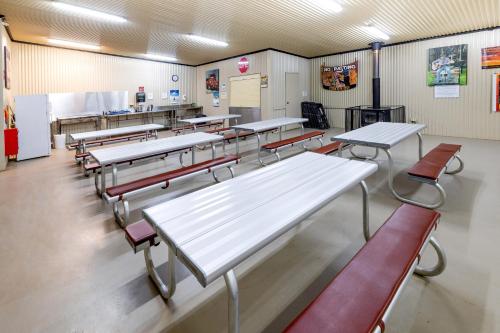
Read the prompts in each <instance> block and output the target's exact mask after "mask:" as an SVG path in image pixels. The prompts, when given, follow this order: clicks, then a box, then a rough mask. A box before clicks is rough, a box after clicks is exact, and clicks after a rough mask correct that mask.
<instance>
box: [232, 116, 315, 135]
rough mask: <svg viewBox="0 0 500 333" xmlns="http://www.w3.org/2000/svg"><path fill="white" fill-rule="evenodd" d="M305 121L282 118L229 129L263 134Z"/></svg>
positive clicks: (304, 119)
mask: <svg viewBox="0 0 500 333" xmlns="http://www.w3.org/2000/svg"><path fill="white" fill-rule="evenodd" d="M307 121H309V119H307V118H291V117H282V118H275V119H269V120H262V121H256V122H253V123H246V124H239V125H234V126H231V127H232V128H234V129H236V130H247V131H253V132H263V131H267V130H270V129H273V128H278V127H282V126H286V125H294V124H300V123H305V122H307Z"/></svg>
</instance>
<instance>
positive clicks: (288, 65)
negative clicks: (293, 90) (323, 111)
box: [268, 51, 311, 118]
mask: <svg viewBox="0 0 500 333" xmlns="http://www.w3.org/2000/svg"><path fill="white" fill-rule="evenodd" d="M269 56H270V58H271V69H270V75H269V88H268V89H269V92H270V95H271V100H272V117H273V118H278V117H283V116H284V115H285V108H286V87H285V75H286V73H299V81H300V82H299V84H300V91H301V93H302V92H305V93H306V96H302V100H304V101H306V100H308V99H309V98H310V94H311V92H310V91H311V88H310V82H311V65H310V60H308V59H304V58H301V57H297V56H294V55H290V54H286V53H282V52H276V51H269Z"/></svg>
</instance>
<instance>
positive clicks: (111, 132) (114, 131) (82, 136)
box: [70, 124, 163, 141]
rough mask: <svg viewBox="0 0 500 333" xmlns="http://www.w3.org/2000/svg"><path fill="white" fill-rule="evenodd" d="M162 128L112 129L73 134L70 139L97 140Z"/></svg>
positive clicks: (133, 127) (129, 127) (149, 125)
mask: <svg viewBox="0 0 500 333" xmlns="http://www.w3.org/2000/svg"><path fill="white" fill-rule="evenodd" d="M162 128H163V125H159V124H146V125H138V126H127V127H118V128H111V129H106V130H100V131H91V132H83V133H73V134H70V137H71V139H73V140H77V141H78V140H88V139H95V138H100V137H105V136H114V135H125V134H132V133H139V132H146V131H154V130H159V129H162Z"/></svg>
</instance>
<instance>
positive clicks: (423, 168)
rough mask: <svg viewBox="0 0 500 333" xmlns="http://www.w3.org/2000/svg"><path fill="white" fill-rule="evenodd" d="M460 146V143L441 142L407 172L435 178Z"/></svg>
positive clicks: (417, 175)
mask: <svg viewBox="0 0 500 333" xmlns="http://www.w3.org/2000/svg"><path fill="white" fill-rule="evenodd" d="M460 148H461V146H460V145H452V144H445V143H442V144H440V145H438V146H437V147H436V148H434V149H432V150H431V151H430V152H428V153H427V154H426V155H425V156H424V157H423V158H422V159H421V160H420V161H418V162H417V163H416V164H415V165H414V166H413V167H412V168H411V169H409V170H408V174H409V175H411V176H415V177H422V178H426V179H431V180H437V179H438V178H439V176H440V175H441V171H442V170H443V169H444V168H445V167H446V165H447V163H448V162H449V161H450V159H451V158H452V157H453V156H454V155H455V154H456V153H457V152H459V151H460Z"/></svg>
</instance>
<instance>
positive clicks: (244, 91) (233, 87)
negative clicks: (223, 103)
mask: <svg viewBox="0 0 500 333" xmlns="http://www.w3.org/2000/svg"><path fill="white" fill-rule="evenodd" d="M229 106H230V107H258V108H260V74H252V75H244V76H236V77H232V78H230V79H229Z"/></svg>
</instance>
